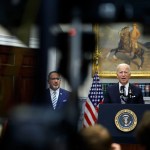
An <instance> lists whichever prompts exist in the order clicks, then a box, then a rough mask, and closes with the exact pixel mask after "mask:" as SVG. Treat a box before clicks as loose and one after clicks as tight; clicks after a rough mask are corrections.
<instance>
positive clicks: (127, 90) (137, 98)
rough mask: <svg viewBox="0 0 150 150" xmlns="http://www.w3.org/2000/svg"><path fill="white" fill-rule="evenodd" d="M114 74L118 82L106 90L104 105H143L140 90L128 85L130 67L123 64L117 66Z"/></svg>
mask: <svg viewBox="0 0 150 150" xmlns="http://www.w3.org/2000/svg"><path fill="white" fill-rule="evenodd" d="M116 74H117V78H118V80H119V82H118V83H116V84H114V85H112V86H109V87H108V88H107V90H106V93H105V94H104V103H120V104H138V103H140V104H144V100H143V95H142V91H141V89H140V88H139V87H137V86H135V85H133V84H131V83H129V79H130V76H131V69H130V66H129V65H128V64H125V63H122V64H119V65H118V66H117V69H116Z"/></svg>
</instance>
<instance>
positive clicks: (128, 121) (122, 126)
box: [115, 109, 137, 132]
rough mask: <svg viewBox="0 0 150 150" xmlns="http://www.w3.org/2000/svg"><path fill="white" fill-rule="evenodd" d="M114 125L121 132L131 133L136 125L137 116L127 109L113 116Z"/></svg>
mask: <svg viewBox="0 0 150 150" xmlns="http://www.w3.org/2000/svg"><path fill="white" fill-rule="evenodd" d="M115 125H116V127H117V128H118V129H119V130H121V131H123V132H129V131H132V130H133V129H134V128H135V127H136V125H137V116H136V114H135V113H134V112H133V111H131V110H129V109H122V110H120V111H119V112H118V113H117V114H116V116H115Z"/></svg>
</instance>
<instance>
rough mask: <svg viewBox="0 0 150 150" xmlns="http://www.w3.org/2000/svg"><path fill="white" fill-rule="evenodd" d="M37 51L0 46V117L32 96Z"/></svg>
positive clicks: (28, 101)
mask: <svg viewBox="0 0 150 150" xmlns="http://www.w3.org/2000/svg"><path fill="white" fill-rule="evenodd" d="M37 52H38V50H37V49H29V48H20V47H11V46H2V45H1V46H0V116H1V117H3V116H5V115H7V113H8V111H9V110H10V109H11V108H12V107H14V106H16V105H19V104H24V103H25V104H29V103H30V102H31V101H32V99H33V96H34V89H35V76H36V68H37Z"/></svg>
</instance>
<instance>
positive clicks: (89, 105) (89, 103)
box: [83, 74, 103, 127]
mask: <svg viewBox="0 0 150 150" xmlns="http://www.w3.org/2000/svg"><path fill="white" fill-rule="evenodd" d="M102 102H103V91H102V85H101V84H100V79H99V76H98V75H97V74H95V75H94V77H93V82H92V86H91V89H90V91H89V95H88V98H87V100H86V102H85V108H84V120H83V127H88V126H92V125H94V124H95V123H96V122H97V119H98V111H99V104H102Z"/></svg>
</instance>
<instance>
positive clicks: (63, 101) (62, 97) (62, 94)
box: [42, 88, 71, 110]
mask: <svg viewBox="0 0 150 150" xmlns="http://www.w3.org/2000/svg"><path fill="white" fill-rule="evenodd" d="M70 94H71V92H69V91H67V90H65V89H62V88H60V91H59V96H58V101H57V104H56V109H55V110H58V109H61V108H63V107H65V106H66V105H67V103H68V101H69V99H70ZM42 103H43V104H44V105H45V106H47V107H48V108H51V109H53V104H52V101H51V96H50V91H49V89H46V91H45V98H44V99H43V102H42Z"/></svg>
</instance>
